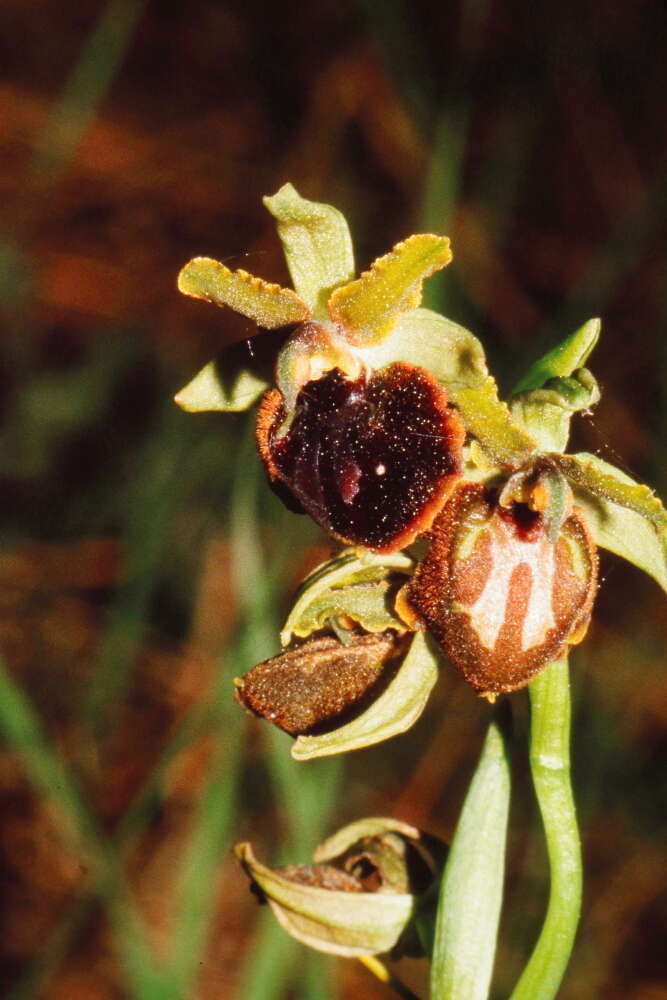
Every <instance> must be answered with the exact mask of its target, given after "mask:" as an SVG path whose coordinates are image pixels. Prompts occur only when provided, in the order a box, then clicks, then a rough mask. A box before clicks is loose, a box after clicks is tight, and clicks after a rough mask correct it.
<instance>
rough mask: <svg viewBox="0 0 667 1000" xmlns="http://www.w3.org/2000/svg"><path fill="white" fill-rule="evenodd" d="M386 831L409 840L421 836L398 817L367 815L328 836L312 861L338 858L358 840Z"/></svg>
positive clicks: (415, 829)
mask: <svg viewBox="0 0 667 1000" xmlns="http://www.w3.org/2000/svg"><path fill="white" fill-rule="evenodd" d="M387 833H398V834H400V835H401V836H402V837H407V838H408V839H409V840H419V838H420V836H421V834H420V832H419V830H418V829H417V828H416V827H414V826H410V825H409V824H408V823H402V822H401V820H400V819H391V818H389V817H387V816H368V817H366V818H365V819H358V820H356V822H354V823H349V824H348V825H347V826H344V827H343V828H342V829H341V830H337V831H336V833H334V834H332V836H331V837H328V838H327V839H326V840H325V841H324V843H322V844H320V846H319V847H318V848H317V850H316V851H315V852H314V854H313V861H316V862H318V863H321V862H323V861H331V860H332V859H333V858H339V857H340V856H341V855H342V854H345V852H346V851H347V850H349V849H350V847H353V846H354V845H355V844H356V843H358V842H359V841H361V840H364V839H365V838H367V837H383V836H384V835H385V834H387Z"/></svg>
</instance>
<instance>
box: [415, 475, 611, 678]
mask: <svg viewBox="0 0 667 1000" xmlns="http://www.w3.org/2000/svg"><path fill="white" fill-rule="evenodd" d="M596 587H597V553H596V549H595V546H594V544H593V542H592V541H591V539H590V536H589V534H588V531H587V528H586V525H585V522H584V519H583V515H582V513H581V511H580V510H578V509H577V508H576V507H575V509H574V511H573V513H572V514H571V515H570V517H568V519H567V520H566V521H565V523H564V524H563V526H562V528H561V530H560V532H559V534H558V538H557V540H556V542H555V543H553V544H552V543H551V542H550V541H549V540H548V538H547V532H546V527H545V525H544V522H543V517H542V515H541V514H539V513H535V512H533V511H530V510H529V509H528V508H527V507H526V506H525V505H524V504H514V505H513V506H512V507H510V508H509V509H507V510H506V509H503V508H501V507H499V506H497V504H496V497H495V496H494V495H493V494H492V493H490V492H489V491H487V490H485V488H484V487H483V486H481V485H479V484H466V485H465V486H462V487H461V488H460V489H459V490H457V492H456V493H455V494H454V496H453V497H452V499H451V500H450V501H449V503H448V504H447V505H446V507H445V508H444V510H443V511H442V513H441V515H440V516H439V518H438V520H437V521H436V523H435V524H434V526H433V530H432V533H431V544H430V547H429V550H428V553H427V555H426V557H425V559H424V560H423V562H422V563H421V564H420V566H419V568H418V569H417V571H416V573H415V576H414V577H413V580H412V582H411V584H410V587H409V590H408V599H409V601H410V602H411V603H412V605H413V606H414V608H415V609H416V610H417V611H418V613H419V614H420V615H421V617H422V618H423V620H424V621H425V623H426V624H427V626H428V627H429V629H430V630H431V631H432V633H433V635H434V636H435V637H436V638H437V639H438V641H439V642H440V643H441V645H442V646H443V647H444V650H445V652H446V654H447V656H448V658H449V659H450V660H451V662H452V663H453V664H454V666H455V667H457V668H458V669H459V670H460V671H461V672H462V673H463V675H464V676H465V678H466V680H467V681H469V683H470V684H472V686H473V687H474V688H476V689H477V690H478V691H481V692H484V693H487V692H488V693H499V692H503V691H513V690H515V689H516V688H520V687H523V685H525V684H527V683H528V681H529V680H530V679H531V677H533V676H534V674H536V673H537V672H538V671H539V670H540V669H541V668H542V667H544V666H546V665H547V664H548V663H550V662H552V661H553V660H556V659H558V658H559V657H561V656H562V655H564V653H565V651H566V649H567V645H568V643H572V642H575V641H579V639H580V638H582V637H583V634H584V632H585V628H586V625H587V624H588V620H589V618H590V614H591V609H592V605H593V600H594V597H595V592H596Z"/></svg>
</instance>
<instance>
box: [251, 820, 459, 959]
mask: <svg viewBox="0 0 667 1000" xmlns="http://www.w3.org/2000/svg"><path fill="white" fill-rule="evenodd" d="M234 851H235V854H236V856H237V858H238V859H239V861H240V862H241V864H242V865H243V868H244V869H245V871H246V873H247V874H248V875H249V877H250V878H251V880H252V882H253V885H254V886H256V887H257V889H259V891H260V892H261V895H262V897H263V898H264V899H266V900H267V901H268V903H269V905H270V907H271V909H272V910H273V912H274V914H275V916H276V918H277V920H278V922H279V923H280V924H281V926H282V927H283V928H284V929H285V930H286V931H287V932H288V934H291V935H292V937H295V938H297V940H299V941H302V942H303V943H304V944H307V945H309V946H310V947H311V948H315V949H317V950H318V951H324V952H329V953H330V954H334V955H344V956H347V957H357V956H360V955H375V954H379V953H382V952H388V951H391V950H392V949H396V948H398V949H399V950H400V951H403V945H404V944H405V945H408V946H410V947H412V945H413V943H414V940H415V937H414V934H413V933H412V928H411V926H410V925H411V920H412V917H413V915H414V914H415V911H417V910H419V909H421V900H422V899H423V898H424V897H425V896H426V895H427V894H428V890H429V888H430V887H431V886H432V885H433V883H434V881H435V880H436V876H437V873H438V870H439V867H440V864H441V861H442V856H443V853H444V845H440V844H439V842H437V841H435V839H434V838H431V837H424V836H423V835H421V834H420V832H419V830H416V829H415V828H414V827H411V826H408V824H407V823H401V822H399V821H398V820H392V819H384V818H369V819H365V820H360V821H358V822H357V823H352V824H350V825H349V826H347V827H344V828H343V829H342V830H339V831H338V833H336V834H334V835H333V836H332V837H330V838H329V840H327V841H325V843H324V844H322V845H321V846H320V847H319V848H318V849H317V850H316V851H315V855H314V858H315V861H317V862H318V863H317V864H314V865H287V866H285V867H284V868H278V869H275V870H271V869H270V868H267V867H266V866H265V865H263V864H261V863H260V862H259V861H257V859H256V858H255V856H254V853H253V850H252V847H251V845H250V844H247V843H243V844H237V845H236V847H235V849H234Z"/></svg>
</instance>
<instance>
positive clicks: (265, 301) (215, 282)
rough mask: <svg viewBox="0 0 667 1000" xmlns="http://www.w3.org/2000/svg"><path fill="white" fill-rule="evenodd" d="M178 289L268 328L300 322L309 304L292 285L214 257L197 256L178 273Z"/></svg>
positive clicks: (304, 316)
mask: <svg viewBox="0 0 667 1000" xmlns="http://www.w3.org/2000/svg"><path fill="white" fill-rule="evenodd" d="M178 290H179V291H180V292H183V294H184V295H190V296H192V298H194V299H204V301H205V302H212V303H213V304H214V305H216V306H229V308H230V309H233V310H234V311H235V312H238V313H241V315H243V316H247V317H248V319H252V320H254V321H255V323H257V325H258V326H261V327H264V329H266V330H275V329H277V328H278V327H280V326H289V325H290V324H291V323H300V322H301V321H302V320H304V319H307V317H308V306H307V305H306V303H305V302H302V300H301V299H300V298H299V296H298V295H297V294H296V292H293V291H292V290H291V288H281V287H280V285H272V284H270V283H269V282H268V281H262V279H261V278H255V277H254V276H253V275H252V274H248V272H247V271H243V270H240V269H239V270H238V271H230V270H229V268H228V267H225V265H224V264H221V263H220V262H219V261H217V260H212V259H211V258H210V257H194V258H193V259H192V260H191V261H188V263H187V264H186V265H185V267H184V268H183V269H182V270H181V272H180V274H179V276H178Z"/></svg>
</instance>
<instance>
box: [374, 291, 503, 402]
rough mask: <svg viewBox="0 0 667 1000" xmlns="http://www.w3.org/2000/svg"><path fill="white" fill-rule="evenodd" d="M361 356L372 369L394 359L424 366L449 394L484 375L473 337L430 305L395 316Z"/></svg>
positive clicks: (479, 350)
mask: <svg viewBox="0 0 667 1000" xmlns="http://www.w3.org/2000/svg"><path fill="white" fill-rule="evenodd" d="M363 358H364V360H365V361H366V362H367V364H368V365H369V366H370V367H371V368H374V369H376V370H377V369H380V368H384V367H385V366H386V365H389V364H391V363H392V362H394V361H404V362H406V363H407V364H410V365H418V366H419V367H421V368H426V369H427V371H429V372H431V374H432V375H434V376H435V378H437V379H438V381H439V382H442V384H443V386H444V387H445V389H446V390H447V392H448V393H450V394H451V393H452V392H453V391H455V390H457V389H460V388H463V387H465V386H468V387H474V386H479V385H481V384H483V382H484V379H485V378H486V376H487V375H488V371H487V368H486V360H485V357H484V349H483V347H482V345H481V343H480V342H479V340H478V339H477V337H475V335H474V334H472V333H471V332H470V330H466V328H465V327H464V326H459V324H458V323H454V322H452V320H450V319H446V318H445V317H444V316H440V315H439V314H438V313H435V312H433V311H432V310H431V309H413V310H412V311H411V312H409V313H406V314H405V315H402V316H399V318H398V320H397V322H396V325H395V326H394V328H393V330H392V331H391V332H390V333H389V334H387V336H386V337H385V338H384V340H381V341H380V342H379V343H377V344H372V345H371V346H370V347H368V348H365V349H364V351H363Z"/></svg>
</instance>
